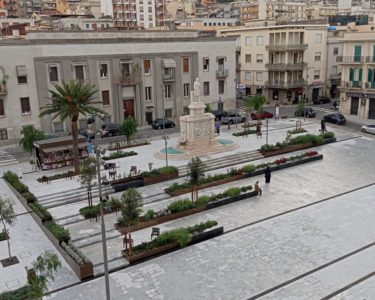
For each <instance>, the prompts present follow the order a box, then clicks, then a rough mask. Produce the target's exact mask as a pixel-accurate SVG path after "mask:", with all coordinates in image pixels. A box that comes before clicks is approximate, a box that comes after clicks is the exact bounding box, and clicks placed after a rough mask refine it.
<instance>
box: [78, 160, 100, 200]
mask: <svg viewBox="0 0 375 300" xmlns="http://www.w3.org/2000/svg"><path fill="white" fill-rule="evenodd" d="M92 163H94V164H96V158H95V157H88V158H86V159H85V160H83V161H82V162H81V163H80V166H79V169H80V175H79V179H78V182H79V183H80V185H81V189H86V190H87V197H88V201H89V206H90V207H92V201H91V199H92V196H91V190H92V188H93V187H94V186H95V185H97V182H95V181H94V182H93V180H94V179H96V174H97V169H96V168H92V167H91V166H90V164H92Z"/></svg>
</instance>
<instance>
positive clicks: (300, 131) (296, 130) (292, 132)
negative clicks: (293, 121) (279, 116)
mask: <svg viewBox="0 0 375 300" xmlns="http://www.w3.org/2000/svg"><path fill="white" fill-rule="evenodd" d="M287 132H288V133H290V134H297V133H304V132H307V130H306V129H305V128H298V129H293V130H288V131H287Z"/></svg>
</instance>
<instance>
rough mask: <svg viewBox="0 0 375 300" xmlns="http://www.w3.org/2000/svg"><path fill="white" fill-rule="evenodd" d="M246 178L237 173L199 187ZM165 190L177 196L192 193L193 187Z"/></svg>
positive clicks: (205, 187) (200, 188) (201, 188)
mask: <svg viewBox="0 0 375 300" xmlns="http://www.w3.org/2000/svg"><path fill="white" fill-rule="evenodd" d="M244 178H245V177H244V175H237V176H233V177H230V178H225V179H220V180H215V181H213V182H209V183H205V184H202V185H200V186H199V187H198V190H203V189H207V188H210V187H213V186H217V185H220V184H225V183H229V182H233V181H237V180H241V179H244ZM164 191H165V192H166V193H167V194H168V195H170V196H171V197H175V196H179V195H183V194H187V193H190V192H191V187H189V188H186V189H182V190H179V191H175V192H169V191H168V189H164Z"/></svg>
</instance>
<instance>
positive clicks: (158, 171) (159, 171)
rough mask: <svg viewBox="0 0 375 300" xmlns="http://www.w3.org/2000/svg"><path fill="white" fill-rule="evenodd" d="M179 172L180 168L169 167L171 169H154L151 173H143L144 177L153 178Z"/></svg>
mask: <svg viewBox="0 0 375 300" xmlns="http://www.w3.org/2000/svg"><path fill="white" fill-rule="evenodd" d="M174 172H178V168H177V167H175V166H169V167H162V168H158V169H152V170H151V171H144V172H142V173H141V176H142V177H144V178H145V177H153V176H157V175H162V174H170V173H174Z"/></svg>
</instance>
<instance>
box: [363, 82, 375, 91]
mask: <svg viewBox="0 0 375 300" xmlns="http://www.w3.org/2000/svg"><path fill="white" fill-rule="evenodd" d="M365 89H371V90H374V89H375V82H365Z"/></svg>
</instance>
